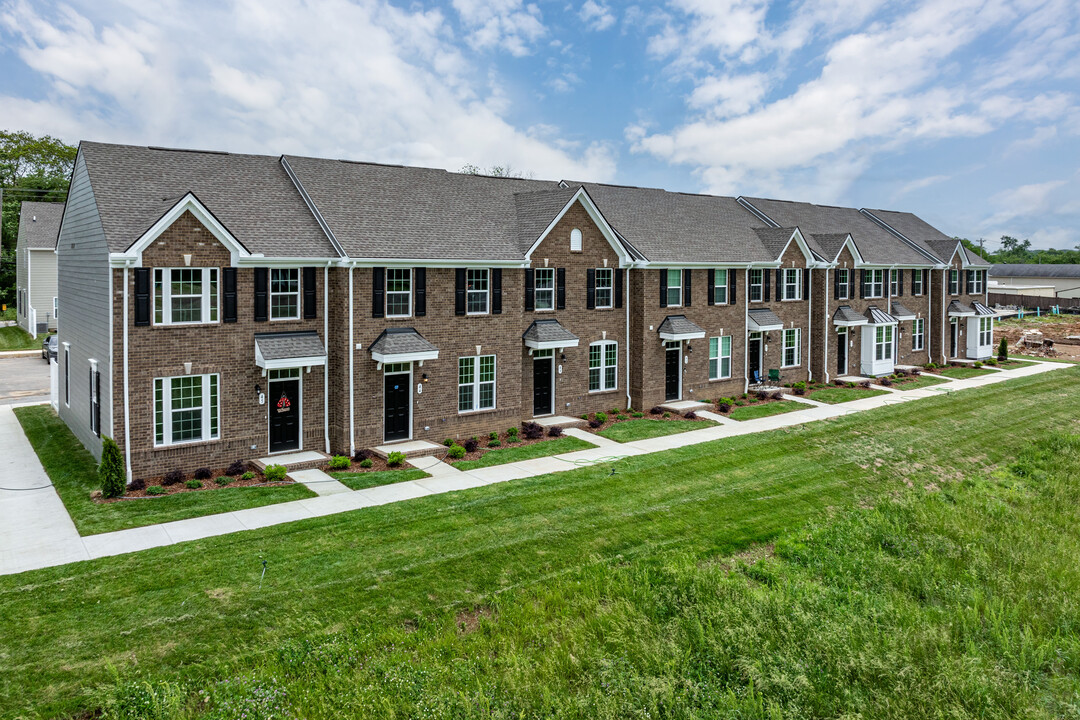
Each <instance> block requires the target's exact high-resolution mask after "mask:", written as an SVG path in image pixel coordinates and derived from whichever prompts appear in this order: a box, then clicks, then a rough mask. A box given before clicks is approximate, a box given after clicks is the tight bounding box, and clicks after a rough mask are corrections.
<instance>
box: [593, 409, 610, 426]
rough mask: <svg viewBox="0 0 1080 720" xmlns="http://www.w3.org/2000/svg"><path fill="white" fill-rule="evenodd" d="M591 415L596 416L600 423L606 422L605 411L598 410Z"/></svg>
mask: <svg viewBox="0 0 1080 720" xmlns="http://www.w3.org/2000/svg"><path fill="white" fill-rule="evenodd" d="M593 417H594V418H596V419H597V420H599V421H600V423H601V424H603V423H606V422H607V413H606V412H603V411H600V412H598V413H596V414H595V415H593Z"/></svg>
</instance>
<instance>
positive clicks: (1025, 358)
mask: <svg viewBox="0 0 1080 720" xmlns="http://www.w3.org/2000/svg"><path fill="white" fill-rule="evenodd" d="M1009 359H1010V360H1019V361H1021V362H1033V360H1032V358H1030V357H1028V356H1027V355H1010V356H1009ZM1034 362H1052V363H1064V364H1066V365H1076V364H1077V361H1076V360H1069V359H1068V358H1051V357H1040V358H1036V359H1035V360H1034Z"/></svg>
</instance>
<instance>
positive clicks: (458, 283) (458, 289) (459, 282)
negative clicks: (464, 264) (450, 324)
mask: <svg viewBox="0 0 1080 720" xmlns="http://www.w3.org/2000/svg"><path fill="white" fill-rule="evenodd" d="M454 314H455V315H464V314H465V268H458V269H457V270H455V271H454Z"/></svg>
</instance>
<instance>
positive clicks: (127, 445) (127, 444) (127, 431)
mask: <svg viewBox="0 0 1080 720" xmlns="http://www.w3.org/2000/svg"><path fill="white" fill-rule="evenodd" d="M132 262H134V260H125V261H124V471H125V472H126V473H127V481H128V482H131V412H130V411H129V409H128V408H130V407H131V401H130V399H129V397H128V394H129V392H130V390H129V385H128V265H129V264H130V263H132ZM109 274H110V275H111V274H112V270H111V269H110V270H109ZM109 386H110V387H111V386H112V383H109Z"/></svg>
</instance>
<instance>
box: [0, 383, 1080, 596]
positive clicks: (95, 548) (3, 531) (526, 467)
mask: <svg viewBox="0 0 1080 720" xmlns="http://www.w3.org/2000/svg"><path fill="white" fill-rule="evenodd" d="M1033 362H1036V364H1035V365H1032V366H1030V367H1023V368H1017V369H1015V370H1004V371H996V372H992V373H988V374H986V375H982V376H979V377H974V378H968V379H966V380H950V381H949V382H948V383H943V384H941V385H933V386H929V387H925V388H920V389H917V390H898V389H893V388H886V389H890V390H893V391H892V392H889V393H887V394H884V395H877V396H874V397H868V398H863V399H861V400H854V401H852V402H847V403H839V404H836V405H827V404H824V403H820V402H816V401H814V400H810V399H808V398H804V397H797V396H792V397H790V399H791V400H795V401H797V402H801V403H804V404H805V405H806V406H807V408H806V409H805V410H796V411H794V412H789V413H785V414H782V415H772V416H769V417H763V418H758V419H756V420H748V421H744V422H737V421H734V420H731V419H730V418H726V417H724V416H722V415H717V414H716V413H713V412H710V411H708V410H703V411H701V412H699V413H698V414H699V415H701V416H702V417H705V418H708V419H710V420H714V421H716V422H718V423H720V424H718V425H713V426H709V427H705V428H702V429H701V430H692V431H690V432H684V433H679V434H676V435H666V436H663V437H656V438H649V439H646V440H637V441H634V442H628V443H617V442H614V441H612V440H608V439H607V438H603V437H600V436H598V435H594V434H592V433H589V432H586V431H585V430H581V429H576V428H569V429H566V430H565V431H564V432H565V433H566V434H567V435H569V436H571V437H576V438H578V439H581V440H585V441H586V442H588V443H591V444H593V445H595V446H596V447H593V448H590V449H587V450H578V451H576V452H572V453H566V454H563V455H553V456H549V457H542V458H534V459H532V460H522V461H520V462H515V463H507V464H505V465H493V466H491V467H485V468H477V469H474V470H469V471H461V470H459V469H458V468H455V467H453V466H451V465H449V464H447V463H445V462H443V461H441V460H439V459H438V458H435V457H415V458H411V459H409V460H407V462H408V463H409V464H410V465H412V466H413V467H415V468H418V469H420V470H423V471H424V472H426V473H428V475H429V477H426V478H420V479H418V480H409V481H406V482H399V483H394V484H391V485H380V486H378V487H373V488H367V489H364V490H356V491H353V490H349V488H347V487H346V486H344V485H342V484H341V483H339V482H337V481H336V480H334V479H333V478H331V477H329V476H328V475H326V473H324V472H322V471H321V470H305V471H299V472H296V473H292V475H293V477H296V478H297V479H298V480H299V481H300V482H304V483H305V484H307V485H308V486H309V487H311V488H312V489H313V490H314V491H315V492H316V493H318V494H319V497H314V498H308V499H306V500H295V501H292V502H286V503H278V504H276V505H265V506H263V507H257V508H249V509H246V510H238V511H235V512H228V513H220V514H217V515H206V516H203V517H198V518H191V519H189V520H177V521H175V522H170V523H163V524H160V525H151V526H148V527H141V528H134V529H130V530H118V531H116V532H110V533H102V534H99V535H88V536H86V537H80V536H79V534H78V533H77V532H76V530H75V525H74V523H72V522H71V519H70V517H69V516H68V514H67V510H66V509H65V508H64V505H63V503H62V502H61V501H60V498H59V496H58V495H57V494H56V491H55V490H54V489H53V488H52V486H51V484H50V482H49V478H48V476H47V475H46V474H45V472H44V470H43V469H42V468H41V464H40V462H39V461H38V459H37V456H36V455H35V454H34V451H33V449H32V448H31V447H30V443H29V441H27V439H26V437H25V435H24V434H23V432H22V427H21V426H20V425H19V422H18V420H17V419H16V418H15V415H14V413H13V412H12V411H11V408H10V407H0V443H2V444H0V447H3V448H4V449H5V453H4V456H3V457H2V458H0V475H2V477H3V481H0V487H8V488H13V487H14V488H18V487H23V488H37V489H34V490H0V575H6V574H11V573H17V572H23V571H25V570H31V569H37V568H44V567H50V566H53V565H63V564H66V563H69V562H75V561H78V560H86V559H93V558H99V557H106V556H110V555H122V554H124V553H130V552H137V551H139V550H144V549H148V548H152V547H159V546H162V545H173V544H176V543H180V542H186V541H188V540H196V539H199V538H206V537H213V536H215V535H225V534H228V533H233V532H240V531H242V530H252V529H255V528H261V527H268V526H270V525H278V524H281V523H286V522H293V521H295V520H304V519H306V518H313V517H320V516H324V515H333V514H336V513H342V512H348V511H350V510H358V509H360V508H366V507H374V506H377V505H386V504H389V503H395V502H401V501H404V500H411V499H414V498H419V497H424V496H427V495H437V494H440V493H446V492H453V491H455V490H466V489H469V488H475V487H481V486H483V485H491V484H494V483H500V482H506V481H508V480H515V479H519V478H527V477H533V476H536V475H543V474H547V473H556V472H563V471H566V470H574V469H577V468H581V467H588V466H592V465H608V464H614V463H616V462H618V461H619V460H621V459H624V458H627V457H631V456H634V455H644V454H646V453H652V452H660V451H663V450H672V449H675V448H681V447H686V446H688V445H696V444H698V443H703V442H709V441H712V440H719V439H721V438H727V437H736V436H740V435H749V434H751V433H757V432H767V431H769V430H777V429H779V428H784V427H791V426H793V425H801V424H803V423H807V422H813V421H815V420H826V419H828V418H834V417H840V416H842V415H850V414H852V413H858V412H863V411H865V410H871V409H873V408H878V407H885V406H886V405H894V404H896V403H899V402H912V401H915V400H919V399H921V398H927V397H934V396H937V395H941V394H942V393H943V392H945V391H946V390H948V391H953V390H966V389H969V388H976V387H983V386H986V385H992V384H994V383H999V382H1003V381H1005V380H1008V379H1011V378H1018V377H1026V376H1029V375H1037V374H1039V373H1044V372H1049V371H1051V370H1060V369H1063V368H1067V367H1069V366H1068V365H1064V364H1060V363H1047V362H1038V361H1033ZM301 476H302V477H301Z"/></svg>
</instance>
